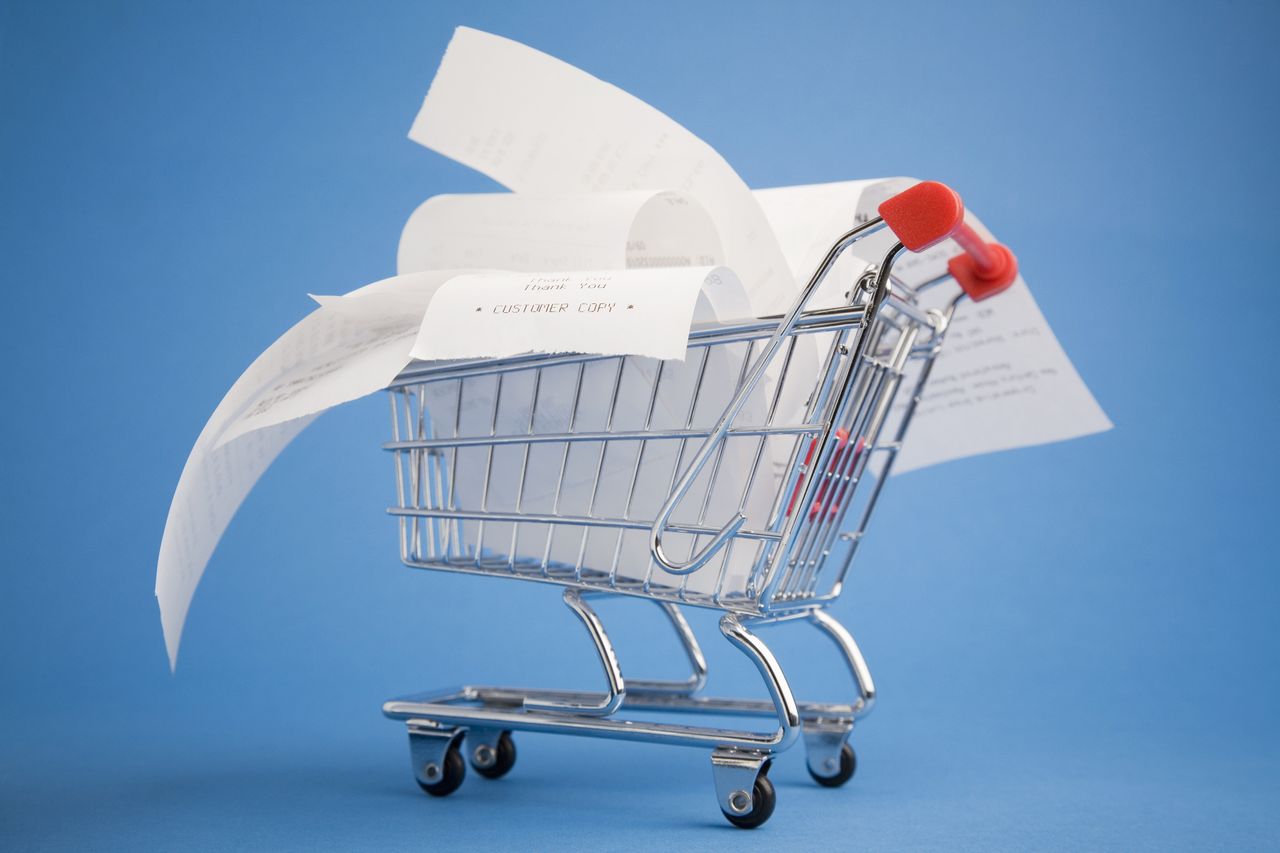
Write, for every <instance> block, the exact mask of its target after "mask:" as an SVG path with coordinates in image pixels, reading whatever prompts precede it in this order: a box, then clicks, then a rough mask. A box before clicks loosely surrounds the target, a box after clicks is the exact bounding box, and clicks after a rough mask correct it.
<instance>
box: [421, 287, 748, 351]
mask: <svg viewBox="0 0 1280 853" xmlns="http://www.w3.org/2000/svg"><path fill="white" fill-rule="evenodd" d="M736 286H737V285H736V279H735V277H734V275H733V273H731V272H730V271H729V270H727V269H725V268H724V267H710V268H693V269H685V270H673V269H663V270H600V271H597V272H570V273H526V274H519V275H511V274H502V273H488V274H478V275H463V276H458V277H457V278H454V279H451V280H450V281H449V282H448V283H447V284H445V286H444V287H442V288H441V289H440V290H439V292H437V293H436V294H435V296H434V298H432V300H431V304H430V305H428V306H427V312H426V316H424V317H423V319H422V328H421V331H420V332H419V333H418V338H417V341H416V342H415V343H414V345H413V350H412V355H413V357H414V358H420V359H448V358H473V357H481V358H494V357H501V356H508V355H521V354H523V353H534V352H581V353H599V354H603V355H642V356H651V357H653V358H661V359H678V360H683V359H684V354H685V348H686V346H687V345H688V339H689V326H690V324H691V323H692V320H693V311H694V307H695V305H696V303H697V299H698V294H699V292H700V291H702V290H703V289H704V288H706V289H713V288H726V287H728V288H733V287H736Z"/></svg>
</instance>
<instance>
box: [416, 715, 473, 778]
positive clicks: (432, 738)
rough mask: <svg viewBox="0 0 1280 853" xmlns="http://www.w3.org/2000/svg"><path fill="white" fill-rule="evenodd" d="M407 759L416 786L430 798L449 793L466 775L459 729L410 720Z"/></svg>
mask: <svg viewBox="0 0 1280 853" xmlns="http://www.w3.org/2000/svg"><path fill="white" fill-rule="evenodd" d="M408 726H409V760H410V762H411V763H412V764H413V776H414V778H415V779H417V780H418V786H419V787H420V788H422V790H423V791H426V792H427V793H428V794H430V795H432V796H433V797H445V796H448V795H449V794H452V793H453V792H454V791H456V790H457V789H458V786H459V785H461V784H462V780H463V778H464V777H465V776H466V772H467V764H466V762H465V761H463V760H462V754H461V752H460V747H461V745H462V736H463V730H462V729H443V730H442V729H440V728H439V727H438V726H436V724H435V723H432V722H430V721H427V720H410V721H409V723H408Z"/></svg>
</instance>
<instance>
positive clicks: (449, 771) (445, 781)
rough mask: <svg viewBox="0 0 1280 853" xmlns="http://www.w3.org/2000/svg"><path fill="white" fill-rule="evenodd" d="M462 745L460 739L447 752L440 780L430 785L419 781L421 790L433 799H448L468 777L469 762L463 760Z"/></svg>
mask: <svg viewBox="0 0 1280 853" xmlns="http://www.w3.org/2000/svg"><path fill="white" fill-rule="evenodd" d="M461 743H462V739H461V738H458V739H457V740H455V741H454V742H453V743H452V744H450V746H449V749H448V751H447V752H445V754H444V762H443V763H444V772H443V773H442V774H441V775H440V780H439V781H437V782H431V783H430V784H428V783H426V782H423V781H421V780H419V781H418V787H419V788H421V789H422V790H424V791H426V792H427V793H428V794H430V795H431V796H433V797H447V796H449V795H450V794H452V793H453V792H454V791H456V790H458V786H459V785H461V784H462V780H463V779H465V778H466V776H467V762H465V761H463V760H462V752H461V751H460V750H459V749H458V747H459V745H460V744H461Z"/></svg>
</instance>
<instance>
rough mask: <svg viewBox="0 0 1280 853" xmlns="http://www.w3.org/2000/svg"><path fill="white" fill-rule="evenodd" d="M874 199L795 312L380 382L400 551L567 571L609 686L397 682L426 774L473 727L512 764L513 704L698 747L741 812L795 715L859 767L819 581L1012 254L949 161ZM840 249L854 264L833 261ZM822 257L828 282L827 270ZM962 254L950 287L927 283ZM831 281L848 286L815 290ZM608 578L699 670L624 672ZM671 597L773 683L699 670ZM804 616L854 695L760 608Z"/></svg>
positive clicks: (753, 811) (768, 794) (579, 729)
mask: <svg viewBox="0 0 1280 853" xmlns="http://www.w3.org/2000/svg"><path fill="white" fill-rule="evenodd" d="M879 214H880V215H879V216H878V217H875V218H872V219H870V220H869V221H866V222H865V223H863V224H861V225H859V226H858V227H856V228H854V229H853V230H852V231H850V232H848V233H847V234H845V235H844V236H842V237H840V239H839V240H837V241H836V243H835V245H833V246H832V247H831V249H830V251H829V252H828V253H827V255H826V257H825V259H824V260H823V261H822V263H821V264H820V265H819V267H818V269H817V271H816V272H815V273H814V274H813V276H812V278H811V280H810V281H809V282H808V284H807V286H806V287H805V288H804V290H803V292H802V293H801V294H800V296H799V298H798V299H797V300H796V302H795V304H794V305H793V306H792V308H791V309H790V311H789V312H788V313H787V314H786V315H785V316H782V317H772V318H760V319H755V320H751V321H748V322H734V323H729V324H717V323H711V324H704V325H696V326H695V327H694V328H693V330H692V331H691V333H690V335H689V346H688V351H687V354H686V358H685V360H684V361H683V362H680V361H656V360H653V359H648V358H639V357H634V356H600V355H572V354H570V355H565V354H559V355H545V354H544V355H527V356H519V357H514V358H502V359H481V360H468V361H454V362H447V363H436V362H433V363H423V362H415V363H413V364H411V365H410V366H409V367H408V368H406V369H405V370H404V371H403V372H402V373H401V374H400V375H399V376H398V377H397V378H396V379H395V381H394V382H393V383H392V384H391V386H390V387H389V389H388V390H389V392H390V397H391V402H392V418H393V438H392V440H391V441H390V442H389V443H387V444H386V445H385V447H386V449H387V450H389V451H391V452H392V453H393V454H394V456H395V460H396V488H397V496H398V504H397V505H396V506H395V507H392V508H391V509H390V510H389V512H390V513H391V514H392V515H395V516H397V517H398V518H399V522H400V530H399V533H400V550H401V556H402V559H403V561H404V562H405V564H407V565H409V566H412V567H416V568H424V569H436V570H440V571H448V572H463V573H469V574H478V575H488V576H493V577H506V578H517V579H523V580H528V581H538V582H542V583H551V584H558V585H560V586H562V587H564V593H563V595H564V601H565V603H566V604H567V605H568V606H569V608H570V609H571V610H572V611H573V613H574V614H576V615H577V616H578V618H580V619H581V621H582V623H583V624H584V625H585V626H586V629H587V631H588V633H589V634H590V636H591V639H592V641H593V642H594V644H595V649H596V652H597V653H598V654H599V658H600V661H601V663H602V664H603V667H604V672H605V677H606V682H607V690H605V691H603V692H574V691H565V690H526V689H513V688H501V687H463V688H460V689H453V690H448V691H438V692H434V693H424V694H419V695H414V696H408V697H405V698H401V699H395V700H392V701H389V702H387V703H386V704H385V705H384V707H383V710H384V713H385V714H386V715H387V716H388V717H391V718H393V719H398V720H403V721H405V722H406V723H407V725H408V730H409V743H410V753H411V758H412V762H413V770H414V774H415V776H416V778H417V781H418V784H419V785H420V786H421V787H422V788H423V789H424V790H425V791H426V792H427V793H428V794H432V795H435V796H444V795H446V794H449V793H452V792H453V791H454V790H455V789H457V787H458V786H459V785H460V784H461V782H462V779H463V776H464V774H465V771H466V763H467V762H466V760H465V759H464V757H463V756H464V752H463V750H464V749H465V755H466V756H467V757H468V758H469V759H470V763H471V765H472V767H473V768H474V769H475V771H476V772H477V773H479V774H480V775H482V776H485V777H488V778H497V777H499V776H502V775H503V774H505V773H506V772H508V771H509V770H510V769H511V767H512V765H513V764H514V762H515V755H516V753H515V746H514V743H513V741H512V738H511V732H512V731H517V730H518V731H531V732H549V733H557V734H572V735H589V736H594V737H612V738H624V739H630V740H640V741H652V742H656V743H669V744H682V745H685V746H694V747H700V748H703V749H707V750H709V751H710V753H711V763H712V769H713V776H714V781H715V790H716V797H717V801H718V803H719V805H720V808H721V810H722V811H723V812H724V815H725V817H726V818H728V820H729V821H730V822H732V823H734V824H735V825H737V826H741V827H754V826H759V825H760V824H762V823H764V821H765V820H767V819H768V818H769V816H770V814H772V812H773V809H774V801H775V795H774V789H773V786H772V784H771V783H770V782H769V779H768V777H767V775H766V774H767V773H768V770H769V765H770V763H771V761H772V759H773V757H774V755H776V754H777V753H779V752H781V751H783V750H785V749H787V748H789V747H790V746H791V745H792V744H793V743H794V742H795V741H796V739H797V738H799V737H801V736H803V739H804V744H805V749H806V752H807V758H808V768H809V772H810V773H811V774H812V775H813V777H814V778H815V779H816V780H817V781H818V782H819V783H820V784H822V785H826V786H831V787H835V786H839V785H842V784H844V783H845V782H847V781H848V780H849V778H850V777H852V776H853V774H854V770H855V766H856V765H855V755H854V752H853V749H852V748H851V747H850V745H849V743H848V739H849V736H850V732H851V731H852V729H853V725H854V723H855V721H856V720H857V719H859V718H860V717H862V716H863V715H865V714H866V713H867V712H868V711H870V709H871V706H872V704H873V702H874V701H875V688H874V687H873V684H872V680H871V674H870V672H869V671H868V669H867V665H866V663H865V661H864V660H863V657H862V654H861V653H860V651H859V650H858V646H857V645H856V644H855V643H854V640H853V637H852V636H851V635H850V633H849V632H848V631H847V630H846V629H845V628H844V627H843V626H842V625H841V624H840V623H839V622H837V621H836V620H835V619H834V618H832V616H831V615H830V614H828V613H827V611H826V606H827V605H828V604H829V603H830V602H832V601H834V600H835V598H836V597H837V596H838V595H839V594H840V590H841V587H842V584H843V583H844V579H845V576H846V574H847V573H848V571H849V567H850V564H851V562H852V560H853V557H854V554H855V552H856V551H857V548H858V545H859V542H860V541H861V539H862V536H863V533H864V531H865V530H866V528H867V522H868V519H869V518H870V516H871V512H872V509H873V508H874V507H875V505H876V501H877V498H878V497H879V494H880V490H881V489H882V488H883V486H884V483H885V480H886V478H887V476H888V474H889V471H890V468H891V467H892V465H893V460H894V458H895V456H896V454H897V453H898V450H899V449H900V448H901V446H902V441H903V438H904V436H905V435H906V432H907V427H908V426H909V424H910V422H911V417H912V414H913V412H914V411H915V408H916V405H917V403H918V402H919V400H920V392H921V389H922V388H923V386H924V384H925V382H926V381H927V380H928V376H929V371H930V368H931V366H932V364H933V360H934V357H935V356H936V354H937V353H938V351H939V348H940V346H941V344H942V342H943V336H944V334H945V333H946V330H947V327H948V324H949V322H950V320H951V319H952V316H953V314H954V312H955V309H956V306H957V304H958V303H959V302H960V301H961V300H962V299H963V298H965V297H966V296H968V297H970V298H973V299H982V298H986V297H987V296H990V295H993V294H995V293H998V292H999V291H1001V290H1003V289H1005V288H1006V287H1008V286H1009V285H1010V284H1011V283H1012V282H1013V280H1014V278H1015V276H1016V262H1015V261H1014V258H1013V255H1012V254H1010V253H1009V251H1008V250H1007V249H1005V248H1004V247H1003V246H1000V245H998V244H995V243H987V242H984V241H983V239H982V238H981V237H979V236H978V235H977V233H976V232H974V231H973V230H972V229H971V228H970V227H969V226H968V225H966V224H965V223H964V208H963V205H962V204H961V202H960V198H959V196H958V195H956V193H954V192H953V191H952V190H950V189H949V188H947V187H946V186H944V185H942V184H938V183H932V182H926V183H922V184H918V185H916V186H914V187H912V188H911V189H909V190H906V191H905V192H902V193H900V194H898V195H896V196H894V197H892V198H890V199H889V200H888V201H886V202H885V203H884V204H882V205H880V207H879ZM886 227H887V228H888V229H890V230H891V231H892V232H893V233H892V235H887V234H885V233H883V230H884V229H885V228H886ZM877 232H881V240H882V242H883V248H881V250H880V252H879V256H880V258H881V259H880V260H879V261H878V262H877V263H871V264H868V263H866V262H865V261H860V262H859V263H857V264H852V265H850V264H846V263H845V259H847V258H848V259H852V258H853V255H852V254H851V253H850V249H851V247H854V246H855V245H856V244H858V243H859V242H860V241H863V240H866V239H867V238H869V237H871V236H872V235H873V234H876V233H877ZM886 236H890V237H896V238H897V242H894V241H892V240H891V239H890V240H884V239H883V238H884V237H886ZM947 238H952V239H954V240H955V241H956V242H957V243H958V244H959V245H960V246H961V248H963V249H964V250H965V253H964V254H961V255H959V256H957V257H955V258H952V259H951V260H950V261H949V262H948V265H947V273H946V274H945V275H941V276H938V277H936V278H934V279H933V280H931V281H924V282H920V281H916V282H914V283H913V284H912V285H911V286H908V285H907V284H906V283H904V282H903V281H902V280H900V277H899V276H896V275H895V274H894V263H895V260H896V259H898V258H899V256H900V255H901V254H902V253H903V252H904V251H905V250H910V251H913V252H921V251H924V250H925V249H926V248H929V247H931V246H933V245H935V244H938V243H940V242H941V241H943V240H945V239H947ZM867 245H874V243H872V242H871V241H868V243H866V244H864V248H865V246H867ZM865 256H866V253H865V252H864V253H863V257H865ZM841 270H843V273H842V274H843V275H846V276H847V278H848V280H847V281H845V282H840V281H839V280H838V279H837V277H836V276H835V275H833V271H841ZM829 278H830V282H831V283H835V284H836V287H835V288H834V289H833V288H832V287H830V286H824V285H826V284H828V279H829ZM952 280H954V281H955V282H956V283H958V284H959V285H960V290H959V292H958V294H956V295H955V296H954V297H952V298H950V299H949V300H946V299H944V300H942V301H940V302H939V301H937V300H929V301H926V300H925V299H924V297H925V295H926V293H929V294H930V295H933V296H936V295H938V294H940V293H943V292H942V291H937V290H934V288H936V286H937V285H939V284H940V283H942V282H946V281H952ZM820 293H821V294H825V295H826V297H827V299H826V301H828V302H833V304H830V305H827V306H826V307H821V306H819V305H818V304H817V302H815V294H820ZM832 294H834V295H836V296H837V297H838V299H836V300H832V299H830V298H829V297H830V296H831V295H832ZM946 295H947V296H950V294H946ZM818 301H821V300H818ZM811 303H812V304H813V305H814V307H809V306H810V305H811ZM928 304H935V305H938V306H941V307H933V308H927V307H925V306H926V305H928ZM904 388H906V389H908V390H907V391H906V393H900V392H901V390H902V389H904ZM846 518H851V519H855V521H854V523H853V524H852V525H851V526H846V525H845V524H844V521H845V519H846ZM603 596H632V597H639V598H644V599H649V600H650V601H652V602H654V603H656V605H657V606H658V607H659V608H660V609H661V610H662V612H663V613H664V614H665V617H666V620H667V621H669V622H670V625H671V627H672V628H673V629H674V632H675V635H676V637H677V638H678V639H679V641H680V643H681V645H682V646H683V650H684V652H685V654H686V655H687V657H688V661H689V664H690V668H691V670H692V673H691V675H690V676H689V678H688V679H687V680H684V681H657V680H645V681H641V680H636V679H632V678H625V679H624V678H623V675H622V670H621V668H620V666H619V663H618V659H617V656H616V655H615V653H614V648H613V646H612V644H611V642H610V639H609V636H608V634H606V632H605V629H604V626H603V624H602V622H601V619H600V617H599V615H598V614H597V612H596V611H595V609H593V607H592V605H591V602H592V600H593V599H595V598H596V597H603ZM682 606H695V607H704V608H711V609H714V610H719V611H723V614H724V615H723V617H722V618H721V619H720V630H721V632H722V633H723V634H724V636H725V637H726V638H727V639H728V641H729V642H730V643H731V644H732V645H733V646H735V647H736V648H738V649H740V650H741V651H742V652H743V653H744V654H745V655H746V656H747V657H748V658H749V659H750V660H751V661H752V663H754V665H755V667H756V668H757V669H758V670H759V673H760V676H761V677H762V679H763V681H764V686H765V688H766V690H767V692H768V697H769V698H768V700H751V699H725V698H712V697H706V696H703V695H701V691H702V688H703V686H704V684H705V682H706V678H707V665H706V662H705V659H704V657H703V654H702V651H701V650H700V648H699V646H698V643H697V640H696V639H695V637H694V634H693V632H692V630H691V629H690V626H689V624H688V622H686V620H685V618H684V616H683V615H682V612H681V609H680V608H681V607H682ZM798 620H803V621H807V622H809V623H810V624H812V625H813V626H815V627H816V628H817V629H818V630H819V631H820V632H821V633H822V634H824V635H826V637H827V638H829V639H830V640H832V641H833V642H834V643H835V645H836V647H837V648H838V650H839V652H840V653H841V654H842V656H843V658H844V661H845V663H846V664H847V665H848V670H849V673H850V674H851V675H852V680H853V687H854V688H855V690H856V697H855V698H854V699H853V700H852V701H850V702H847V703H844V704H827V703H805V702H798V701H797V700H796V698H795V696H794V695H793V694H792V691H791V688H790V686H788V683H787V679H786V677H785V675H784V673H783V671H782V668H781V667H780V665H779V664H778V661H777V660H776V659H775V658H774V656H773V654H772V653H771V652H770V650H769V648H768V647H767V646H766V645H765V644H764V643H763V642H762V641H761V640H760V638H759V637H758V636H757V635H756V634H755V633H754V630H755V629H757V628H760V627H763V626H768V625H774V624H778V623H784V622H791V621H798ZM631 711H641V712H643V713H642V716H641V717H639V718H637V717H635V716H633V715H629V714H628V712H631ZM651 712H676V713H681V714H686V715H695V714H704V715H714V716H725V717H762V718H766V719H776V722H777V727H776V729H774V730H773V731H767V732H757V731H751V730H747V731H742V730H736V729H725V728H715V727H708V726H698V725H689V724H683V723H681V724H677V723H673V722H656V721H653V720H651V719H650V718H651V717H654V716H661V715H655V714H653V713H651Z"/></svg>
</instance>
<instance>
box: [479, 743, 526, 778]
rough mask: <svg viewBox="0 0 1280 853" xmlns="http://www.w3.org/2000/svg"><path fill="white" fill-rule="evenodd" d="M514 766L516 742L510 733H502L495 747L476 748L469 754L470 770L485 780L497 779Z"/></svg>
mask: <svg viewBox="0 0 1280 853" xmlns="http://www.w3.org/2000/svg"><path fill="white" fill-rule="evenodd" d="M515 765H516V742H515V741H514V740H512V739H511V732H503V733H502V736H501V737H499V738H498V745H497V746H496V747H490V746H477V747H476V748H475V750H473V751H472V753H471V768H472V769H473V770H475V771H476V772H477V773H479V774H480V775H481V776H483V777H484V778H486V779H499V778H501V777H503V776H506V775H507V774H508V773H510V772H511V768H512V767H515Z"/></svg>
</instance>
